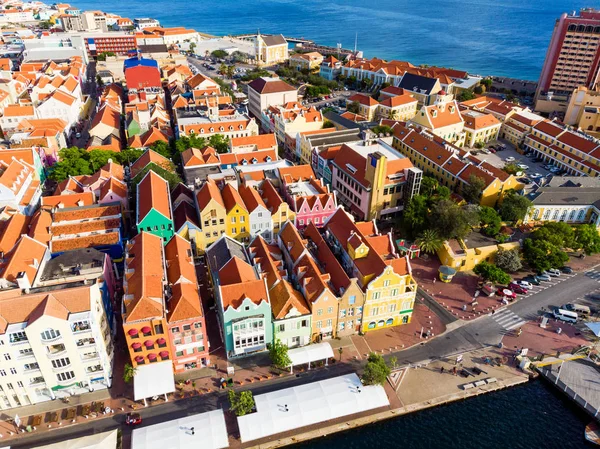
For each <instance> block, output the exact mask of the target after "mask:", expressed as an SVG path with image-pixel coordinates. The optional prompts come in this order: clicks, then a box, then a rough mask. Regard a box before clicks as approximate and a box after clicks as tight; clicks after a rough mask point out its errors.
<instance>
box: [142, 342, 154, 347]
mask: <svg viewBox="0 0 600 449" xmlns="http://www.w3.org/2000/svg"><path fill="white" fill-rule="evenodd" d="M144 346H146V347H147V348H151V347H152V346H154V342H153V341H152V340H146V341H145V342H144Z"/></svg>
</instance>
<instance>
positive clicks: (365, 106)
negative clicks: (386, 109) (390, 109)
mask: <svg viewBox="0 0 600 449" xmlns="http://www.w3.org/2000/svg"><path fill="white" fill-rule="evenodd" d="M348 102H350V103H354V102H356V103H358V114H359V115H361V116H363V117H364V118H365V120H366V121H368V122H372V121H373V120H374V119H375V115H376V114H377V110H378V108H379V102H378V101H377V100H375V99H374V98H373V97H371V96H369V95H365V94H355V95H352V96H351V97H350V98H348Z"/></svg>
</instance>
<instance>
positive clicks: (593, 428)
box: [585, 421, 600, 446]
mask: <svg viewBox="0 0 600 449" xmlns="http://www.w3.org/2000/svg"><path fill="white" fill-rule="evenodd" d="M585 439H586V440H588V441H589V442H590V443H594V444H595V445H596V446H600V425H598V422H597V421H592V422H591V423H589V424H588V425H587V426H585Z"/></svg>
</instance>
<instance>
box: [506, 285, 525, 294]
mask: <svg viewBox="0 0 600 449" xmlns="http://www.w3.org/2000/svg"><path fill="white" fill-rule="evenodd" d="M508 288H510V289H511V290H512V291H513V292H515V293H518V294H519V295H526V294H527V289H526V288H525V287H522V286H520V285H519V284H517V283H516V282H511V283H510V284H508Z"/></svg>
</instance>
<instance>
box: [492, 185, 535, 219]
mask: <svg viewBox="0 0 600 449" xmlns="http://www.w3.org/2000/svg"><path fill="white" fill-rule="evenodd" d="M532 206H533V203H532V202H531V201H530V200H529V198H527V197H525V196H523V195H519V194H518V193H517V192H516V191H514V190H509V191H508V192H506V194H505V195H504V199H503V200H502V204H501V205H500V216H501V217H502V219H503V220H504V221H513V222H516V221H519V220H523V219H524V218H525V216H526V215H527V213H528V212H529V209H531V207H532Z"/></svg>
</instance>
